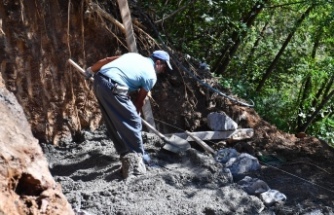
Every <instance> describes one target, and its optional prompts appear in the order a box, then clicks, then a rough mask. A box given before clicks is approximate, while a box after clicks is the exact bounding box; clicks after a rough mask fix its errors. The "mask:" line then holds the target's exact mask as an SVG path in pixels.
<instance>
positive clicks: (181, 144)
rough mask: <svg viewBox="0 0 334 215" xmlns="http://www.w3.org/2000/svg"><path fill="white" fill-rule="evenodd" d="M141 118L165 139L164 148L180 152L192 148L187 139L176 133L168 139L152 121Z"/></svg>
mask: <svg viewBox="0 0 334 215" xmlns="http://www.w3.org/2000/svg"><path fill="white" fill-rule="evenodd" d="M141 120H142V122H143V123H144V124H145V125H146V126H147V127H149V128H150V129H151V130H152V131H153V132H154V133H155V134H156V135H158V136H159V137H160V138H161V139H162V140H163V141H165V143H166V144H165V145H164V146H163V147H162V148H163V149H166V150H168V151H171V152H174V153H180V152H185V151H187V150H188V149H190V148H191V146H190V143H189V142H188V141H187V140H185V139H182V138H181V137H178V136H176V135H172V136H171V137H170V138H169V139H168V138H167V137H166V136H165V135H163V134H162V133H160V132H159V131H158V130H157V129H155V128H154V127H153V126H152V125H151V124H150V123H148V122H147V121H145V120H144V119H143V118H142V119H141Z"/></svg>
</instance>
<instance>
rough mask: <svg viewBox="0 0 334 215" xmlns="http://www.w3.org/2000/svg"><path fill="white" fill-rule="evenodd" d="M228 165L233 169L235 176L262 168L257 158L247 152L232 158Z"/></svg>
mask: <svg viewBox="0 0 334 215" xmlns="http://www.w3.org/2000/svg"><path fill="white" fill-rule="evenodd" d="M226 167H227V168H229V169H230V170H231V172H232V174H233V176H234V175H240V174H244V173H247V172H252V171H257V170H259V169H260V168H261V166H260V163H259V161H258V160H257V158H256V157H254V156H252V155H250V154H247V153H241V154H240V155H239V156H238V157H234V158H231V159H230V160H229V161H228V162H227V163H226Z"/></svg>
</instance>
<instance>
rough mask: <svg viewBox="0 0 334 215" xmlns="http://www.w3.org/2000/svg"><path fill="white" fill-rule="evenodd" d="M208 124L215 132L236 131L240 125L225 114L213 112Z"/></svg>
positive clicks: (209, 116) (208, 118)
mask: <svg viewBox="0 0 334 215" xmlns="http://www.w3.org/2000/svg"><path fill="white" fill-rule="evenodd" d="M207 124H208V126H209V128H210V129H212V130H213V131H228V130H236V129H237V128H238V124H237V123H236V122H234V121H233V119H231V118H230V117H229V116H227V115H226V114H225V113H224V112H219V113H218V112H212V113H209V114H208V116H207Z"/></svg>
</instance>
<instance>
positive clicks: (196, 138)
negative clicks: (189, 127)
mask: <svg viewBox="0 0 334 215" xmlns="http://www.w3.org/2000/svg"><path fill="white" fill-rule="evenodd" d="M185 132H186V134H188V135H189V136H190V137H191V138H192V139H193V140H195V142H196V143H198V144H199V145H200V146H201V147H202V148H203V149H204V150H205V151H207V152H209V153H211V154H213V155H214V154H215V150H213V149H212V148H211V147H210V146H208V145H207V144H206V143H205V142H204V141H203V140H201V139H199V138H198V137H197V136H195V135H193V134H192V133H191V132H189V131H185Z"/></svg>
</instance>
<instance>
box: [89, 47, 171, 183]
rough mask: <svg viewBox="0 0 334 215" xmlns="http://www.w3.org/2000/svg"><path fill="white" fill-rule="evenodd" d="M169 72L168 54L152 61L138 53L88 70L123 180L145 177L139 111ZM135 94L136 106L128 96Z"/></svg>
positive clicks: (157, 55)
mask: <svg viewBox="0 0 334 215" xmlns="http://www.w3.org/2000/svg"><path fill="white" fill-rule="evenodd" d="M167 67H168V68H167ZM167 69H172V66H171V64H170V57H169V55H168V53H167V52H165V51H162V50H158V51H154V52H153V54H152V55H151V56H150V57H144V56H142V55H140V54H138V53H127V54H123V55H121V56H114V57H107V58H104V59H101V60H99V61H98V62H96V63H95V64H94V65H93V66H91V67H89V68H87V70H86V76H87V77H88V78H89V77H91V76H92V75H94V93H95V96H96V98H97V100H98V102H99V105H100V108H101V113H102V118H103V120H104V122H105V124H106V127H107V130H108V132H109V135H110V137H111V139H112V141H113V142H114V145H115V148H116V151H117V152H118V153H119V154H120V157H121V162H122V170H121V171H122V174H123V177H124V178H127V177H129V176H132V175H141V174H145V173H146V167H145V164H144V162H143V155H144V152H145V151H144V147H143V140H142V136H141V130H142V124H141V117H140V111H141V109H142V107H143V104H144V99H145V97H146V95H147V93H148V92H149V91H150V90H151V89H152V88H153V86H154V85H155V83H156V81H157V75H156V74H159V73H163V72H165V71H166V70H167ZM138 90H139V91H138ZM133 91H138V96H137V98H136V100H135V102H134V103H133V102H132V101H131V99H130V97H129V96H128V92H133Z"/></svg>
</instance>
